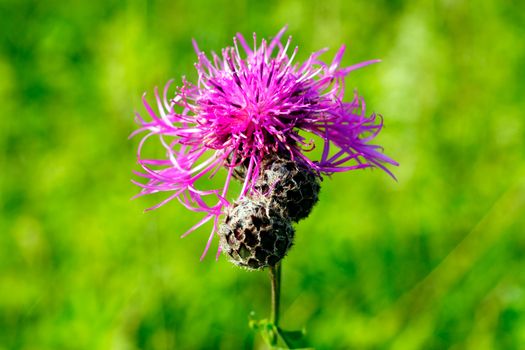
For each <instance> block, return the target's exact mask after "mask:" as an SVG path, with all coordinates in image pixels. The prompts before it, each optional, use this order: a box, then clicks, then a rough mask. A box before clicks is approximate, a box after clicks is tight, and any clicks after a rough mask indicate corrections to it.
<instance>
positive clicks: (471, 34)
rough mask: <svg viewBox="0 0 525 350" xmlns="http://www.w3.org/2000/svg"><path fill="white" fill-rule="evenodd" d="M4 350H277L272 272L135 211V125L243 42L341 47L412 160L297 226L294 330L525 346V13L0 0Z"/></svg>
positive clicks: (323, 336)
mask: <svg viewBox="0 0 525 350" xmlns="http://www.w3.org/2000/svg"><path fill="white" fill-rule="evenodd" d="M0 14H1V20H0V113H1V118H0V213H1V216H0V349H53V350H55V349H159V350H164V349H252V348H264V346H263V345H262V342H261V340H260V339H259V336H258V335H255V334H254V333H252V331H251V330H250V329H249V328H248V326H247V322H248V314H249V313H250V312H251V311H254V312H255V314H256V316H257V317H260V318H262V317H266V316H267V315H268V313H269V298H270V294H269V293H270V291H269V281H268V276H267V275H266V273H265V272H247V271H243V270H240V269H237V268H235V267H234V266H233V265H231V264H230V263H229V262H228V261H227V260H226V259H225V258H224V257H221V258H220V259H219V261H218V262H216V261H215V259H214V254H209V256H208V257H207V258H206V259H205V260H204V261H202V262H200V261H199V256H200V254H201V252H202V250H203V248H204V245H205V242H206V240H207V236H208V232H209V231H208V229H203V230H200V231H198V232H195V233H194V234H192V235H190V236H189V237H187V238H185V239H183V240H181V239H180V238H179V237H180V234H181V233H183V232H185V230H186V229H187V228H189V227H190V226H191V225H192V224H193V223H194V222H195V221H196V220H197V219H198V216H197V215H194V214H192V213H188V212H187V211H186V210H185V209H183V208H182V207H181V206H180V205H178V204H177V203H175V202H174V203H171V204H168V205H166V206H164V207H162V208H161V209H158V210H156V211H154V212H148V213H146V214H144V213H143V209H144V208H146V207H148V206H151V205H153V204H155V203H156V202H158V200H159V197H157V198H141V199H138V200H134V201H131V200H130V198H131V197H132V196H133V195H134V194H136V193H137V191H138V188H137V187H136V186H134V185H133V184H131V182H130V179H131V178H133V175H132V173H131V172H132V170H133V169H138V167H137V165H136V164H135V152H136V146H137V143H138V140H139V139H138V138H135V139H132V140H128V139H127V137H128V135H129V134H130V133H131V132H132V131H133V130H134V129H135V128H136V125H135V124H134V122H133V114H134V112H135V111H139V112H144V108H143V106H142V103H141V101H140V97H141V95H142V93H143V92H144V91H147V92H148V93H149V95H148V96H149V97H150V98H151V96H152V92H153V88H154V87H155V86H163V85H164V84H165V82H166V81H167V80H168V79H171V78H174V79H176V81H178V82H180V79H181V76H183V75H186V76H187V77H188V79H190V80H193V79H195V77H196V74H195V72H194V69H193V63H194V62H195V54H194V52H193V49H192V46H191V38H195V39H196V40H197V41H198V42H199V45H200V47H201V49H203V50H205V51H207V52H209V51H211V50H217V51H218V50H220V48H221V47H223V46H225V45H229V44H230V43H231V39H232V37H233V35H234V34H235V33H236V32H237V31H239V32H241V33H244V34H245V35H246V36H248V37H250V36H251V33H252V32H254V31H256V32H257V33H258V34H259V35H260V36H262V37H270V36H272V35H274V34H275V33H276V32H277V31H278V30H279V29H280V28H281V27H282V26H283V25H284V24H288V25H289V31H288V33H289V34H291V35H293V37H294V43H295V44H297V45H299V46H300V51H299V54H298V58H299V59H305V58H306V57H307V56H308V54H309V53H310V52H312V51H314V50H317V49H319V48H321V47H325V46H327V47H329V48H330V51H329V52H328V53H327V54H326V55H325V56H324V58H325V59H326V60H328V61H330V60H331V58H332V56H333V54H334V53H335V52H336V50H337V48H338V47H339V46H340V45H341V44H343V43H344V44H347V45H348V51H347V54H346V56H345V58H344V59H343V64H345V65H350V64H353V63H356V62H360V61H363V60H366V59H372V58H382V59H383V62H382V63H381V64H378V65H374V66H370V67H367V68H365V69H362V70H359V71H357V72H355V73H354V74H353V75H352V76H351V78H350V79H349V80H348V81H347V87H348V89H349V91H351V90H352V89H354V88H356V87H357V88H359V92H360V93H361V94H362V95H363V96H364V97H365V98H366V100H367V106H368V108H369V111H370V112H372V111H376V112H380V113H381V114H382V115H383V116H384V118H385V128H384V130H383V131H382V134H381V135H380V137H379V138H378V142H379V143H381V144H382V145H384V147H385V150H386V153H387V154H388V155H390V156H391V157H393V158H394V159H396V160H398V161H399V162H400V164H401V166H400V167H399V168H395V169H393V171H394V173H395V174H396V176H397V178H398V181H397V182H395V181H393V180H392V179H390V178H389V177H388V176H387V175H386V174H384V173H383V172H381V171H377V170H375V171H369V170H368V171H356V172H353V173H346V174H337V175H335V176H333V178H331V179H329V178H326V179H325V181H324V182H323V186H322V193H321V201H320V202H319V204H318V205H317V207H316V208H315V210H314V211H313V213H312V214H311V216H310V217H309V218H308V219H306V220H304V221H303V222H301V223H300V224H299V225H298V226H297V241H296V244H295V246H294V248H293V250H292V251H291V252H290V254H289V256H288V257H287V258H286V260H285V264H284V270H283V300H282V305H283V316H282V317H283V322H282V324H283V326H284V327H285V328H289V329H294V328H295V329H298V328H302V327H306V329H307V331H308V335H307V336H308V341H309V342H310V344H311V345H312V346H315V347H316V348H318V349H403V350H405V349H476V350H483V349H524V348H525V235H524V232H523V231H524V228H525V219H524V218H525V215H524V214H525V182H524V180H525V179H524V177H525V176H524V175H525V123H524V118H525V115H524V111H525V99H524V93H525V83H524V81H525V80H524V79H523V78H524V77H525V65H524V62H525V41H524V39H523V38H524V37H525V7H524V6H523V5H522V3H521V2H520V1H497V0H481V1H466V0H465V1H461V0H457V1H454V0H443V1H437V0H435V1H423V0H421V1H388V0H384V1H368V0H357V1H344V0H339V1H298V0H286V1H243V0H228V1H217V2H212V1H204V0H193V1H177V0H171V1H83V2H80V1H69V2H65V1H64V2H61V1H53V0H50V1H33V2H31V1H11V2H9V1H8V2H6V1H5V0H2V1H0Z"/></svg>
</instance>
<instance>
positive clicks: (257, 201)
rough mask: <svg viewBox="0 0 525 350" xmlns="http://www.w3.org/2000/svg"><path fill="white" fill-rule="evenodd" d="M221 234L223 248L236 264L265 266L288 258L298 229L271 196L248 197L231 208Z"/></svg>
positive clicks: (256, 266) (220, 230)
mask: <svg viewBox="0 0 525 350" xmlns="http://www.w3.org/2000/svg"><path fill="white" fill-rule="evenodd" d="M219 235H220V244H221V247H222V250H223V251H224V253H225V254H228V255H229V256H230V258H231V260H232V262H233V263H234V264H236V265H239V266H243V267H246V268H249V269H262V268H265V267H268V266H274V265H275V264H276V263H278V262H279V261H280V260H281V259H282V258H284V256H285V255H286V253H287V252H288V250H289V249H290V247H291V246H292V244H293V237H294V229H293V227H292V225H291V223H290V220H289V219H288V218H287V217H283V216H282V215H281V214H280V213H279V212H276V211H275V210H273V209H272V208H271V206H270V203H269V201H268V199H266V198H263V197H258V198H254V199H251V198H247V197H246V198H243V199H242V200H241V201H239V202H236V203H234V205H233V206H232V207H230V208H229V209H228V210H227V212H226V218H225V221H224V223H223V224H222V225H221V226H220V228H219Z"/></svg>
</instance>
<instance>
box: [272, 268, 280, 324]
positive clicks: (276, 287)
mask: <svg viewBox="0 0 525 350" xmlns="http://www.w3.org/2000/svg"><path fill="white" fill-rule="evenodd" d="M270 280H271V282H272V310H271V313H270V322H272V323H273V324H274V325H275V327H278V326H279V306H280V299H281V263H278V264H276V265H275V266H270Z"/></svg>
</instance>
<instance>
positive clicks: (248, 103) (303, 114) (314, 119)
mask: <svg viewBox="0 0 525 350" xmlns="http://www.w3.org/2000/svg"><path fill="white" fill-rule="evenodd" d="M285 31H286V27H285V28H283V29H282V30H281V31H280V32H279V33H278V34H277V35H276V36H275V37H274V38H273V39H272V40H271V41H269V42H267V41H266V40H264V39H263V40H261V42H260V44H258V43H257V39H256V36H255V34H254V36H253V47H250V46H249V45H248V43H247V42H246V41H245V39H244V38H243V36H242V35H241V34H237V35H236V37H234V39H233V46H232V47H226V48H225V49H223V50H222V52H221V55H220V56H219V55H217V54H215V53H212V56H211V59H210V58H208V57H207V56H206V55H205V54H204V53H203V52H202V51H200V50H199V48H198V46H197V44H196V42H195V41H193V46H194V48H195V51H196V52H197V57H198V62H197V63H196V64H195V67H196V69H197V72H198V83H197V85H193V84H191V83H189V82H187V81H186V80H185V79H183V84H182V86H181V87H178V88H177V92H176V93H175V96H174V97H173V98H168V96H167V95H168V89H169V87H170V86H171V83H172V81H170V82H168V84H167V85H166V86H165V88H164V92H163V96H162V98H161V96H159V93H158V90H157V89H155V99H156V102H157V108H158V112H156V111H154V110H153V108H152V107H151V106H150V105H149V103H148V102H147V101H146V99H145V96H143V103H144V105H145V108H146V110H147V112H148V114H149V115H150V117H151V119H150V120H148V121H147V120H145V119H143V118H142V117H141V116H140V115H139V114H137V121H138V123H139V124H140V125H141V127H140V128H139V129H138V130H137V131H135V132H134V133H133V134H132V136H133V135H135V134H137V133H140V132H147V134H146V135H145V136H144V137H143V139H142V140H141V142H140V144H139V147H138V163H139V164H140V165H141V167H142V169H143V170H144V172H136V174H137V175H139V176H141V177H144V178H146V179H148V182H147V183H146V184H142V183H138V182H135V183H136V184H137V185H139V186H141V187H142V191H141V193H140V194H139V195H138V196H140V195H144V194H150V193H156V192H169V193H170V195H169V197H167V198H166V199H165V200H163V201H162V202H160V203H159V204H157V205H155V206H153V207H151V208H149V209H148V210H151V209H156V208H158V207H160V206H162V205H164V204H166V203H167V202H168V201H171V200H173V199H177V200H178V201H179V202H180V203H181V204H182V205H184V206H185V207H187V208H188V209H190V210H192V211H196V212H203V213H204V214H205V216H204V218H203V219H202V220H200V221H199V222H198V223H197V224H196V225H194V226H193V227H192V228H190V229H189V230H188V231H187V232H186V233H185V234H184V235H183V237H184V236H186V235H188V234H189V233H191V232H193V231H194V230H195V229H197V228H198V227H200V226H202V225H204V224H205V223H206V222H208V221H210V220H213V229H212V232H211V233H210V236H209V239H208V243H207V245H206V248H205V250H204V253H203V255H202V257H204V256H205V254H206V252H207V251H208V249H209V247H210V244H211V241H212V240H213V237H214V236H215V234H216V232H217V228H218V224H219V217H220V216H221V214H223V213H224V209H225V208H226V207H228V206H229V205H230V200H228V199H227V196H228V194H229V193H228V190H229V188H230V182H231V179H232V177H233V176H234V175H235V173H234V172H235V170H236V169H237V170H239V169H241V168H242V169H243V171H242V173H243V175H244V179H243V185H242V190H241V191H240V193H239V194H238V195H236V198H234V199H237V200H240V199H242V198H243V197H245V196H248V195H250V194H253V193H254V192H255V191H256V190H255V188H254V187H255V184H256V182H257V179H258V178H259V175H260V174H261V172H262V171H264V169H262V168H261V167H262V164H263V158H264V157H265V155H268V154H285V155H287V156H288V157H290V158H291V159H292V160H294V161H296V162H300V163H302V164H303V165H305V166H307V167H308V168H309V169H311V170H312V171H313V172H314V173H316V174H317V175H318V176H321V174H332V173H335V172H343V171H348V170H354V169H361V168H368V167H379V168H381V169H383V170H384V171H386V172H387V173H388V174H390V175H391V176H393V175H392V173H391V172H390V171H389V170H388V169H387V168H386V167H385V165H384V164H386V163H388V164H392V165H397V163H396V162H395V161H393V160H392V159H390V158H388V157H387V156H385V155H383V154H382V153H381V152H380V151H381V147H379V146H377V145H373V144H370V143H369V142H370V141H371V140H372V139H373V138H374V137H375V136H376V135H377V134H378V133H379V131H380V130H381V128H382V126H383V123H382V118H381V117H380V116H378V115H376V114H372V115H370V116H367V115H366V111H365V102H364V100H363V98H362V97H360V96H359V95H358V94H357V93H354V95H353V98H352V100H351V101H350V102H343V98H344V87H345V84H344V79H345V77H346V76H347V75H348V74H349V73H350V72H352V71H354V70H356V69H359V68H361V67H364V66H367V65H369V64H372V63H376V62H379V60H371V61H366V62H362V63H358V64H355V65H352V66H350V67H340V62H341V58H342V56H343V53H344V51H345V46H344V45H343V46H342V47H341V48H340V49H339V51H338V52H337V54H336V55H335V57H334V59H333V60H332V62H331V63H330V64H327V63H325V62H323V61H321V60H319V56H321V54H322V53H324V52H326V49H323V50H320V51H317V52H314V53H313V54H311V55H310V57H309V58H308V59H307V60H306V61H305V62H303V63H294V58H295V55H296V53H297V50H298V48H297V47H296V48H295V49H293V50H290V43H291V37H289V38H288V40H287V41H286V42H285V43H284V45H283V43H282V42H281V37H282V36H283V34H284V32H285ZM240 48H242V49H243V51H244V53H243V54H241V52H240ZM290 51H291V54H289V52H290ZM300 131H303V132H307V133H310V134H313V135H317V136H318V138H320V139H321V140H322V141H321V143H322V147H323V149H322V150H323V151H322V155H321V157H320V159H319V160H315V161H313V160H311V159H310V158H309V157H307V156H306V153H307V152H308V151H311V150H312V149H313V148H314V147H315V146H316V145H315V142H314V141H312V140H308V139H306V138H305V137H304V136H302V135H301V134H300ZM154 135H155V136H158V137H159V138H160V142H161V145H162V146H163V147H164V150H165V152H166V157H165V158H163V159H148V158H144V157H143V156H142V155H141V153H142V148H143V145H144V143H145V142H146V140H148V139H149V138H150V137H151V136H154ZM222 168H224V169H226V171H227V174H226V179H225V182H224V184H223V185H222V188H218V189H211V190H210V189H202V188H199V185H200V183H199V184H198V183H197V182H198V181H199V180H200V179H201V178H203V177H213V176H214V175H215V174H216V173H217V172H218V171H219V170H220V169H222ZM210 203H211V204H210ZM219 250H220V248H219ZM202 257H201V258H202Z"/></svg>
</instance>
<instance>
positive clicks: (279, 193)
mask: <svg viewBox="0 0 525 350" xmlns="http://www.w3.org/2000/svg"><path fill="white" fill-rule="evenodd" d="M263 164H264V165H265V167H264V169H265V170H264V172H263V173H262V175H261V177H260V178H259V179H258V180H257V183H256V185H255V190H256V191H257V192H258V193H259V194H260V195H261V196H265V197H267V198H269V199H270V203H271V206H272V207H273V208H274V210H277V211H281V212H282V213H283V215H286V216H288V217H289V218H290V220H292V221H293V222H298V221H299V220H301V219H304V218H306V217H307V216H308V215H309V214H310V212H311V211H312V208H313V207H314V205H315V204H316V203H317V201H318V200H319V196H318V195H319V190H320V189H321V186H320V184H319V177H318V176H316V175H315V174H314V173H313V172H312V171H311V170H309V169H308V168H307V167H305V166H302V165H301V164H299V163H297V162H294V161H292V160H291V159H287V158H284V157H277V156H273V157H270V158H268V159H266V160H265V162H264V163H263Z"/></svg>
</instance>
